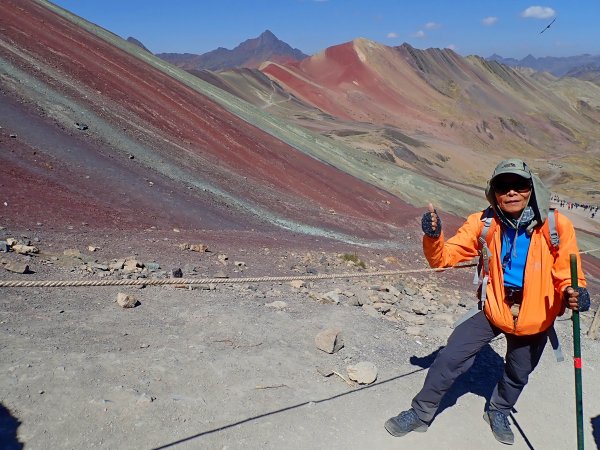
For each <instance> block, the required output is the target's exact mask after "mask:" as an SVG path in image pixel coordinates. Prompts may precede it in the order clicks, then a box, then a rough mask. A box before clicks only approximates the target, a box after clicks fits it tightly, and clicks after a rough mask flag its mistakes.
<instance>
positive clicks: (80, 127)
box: [75, 122, 88, 131]
mask: <svg viewBox="0 0 600 450" xmlns="http://www.w3.org/2000/svg"><path fill="white" fill-rule="evenodd" d="M75 127H77V129H78V130H80V131H84V130H87V129H88V126H87V124H85V123H82V122H75Z"/></svg>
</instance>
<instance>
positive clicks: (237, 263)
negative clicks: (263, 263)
mask: <svg viewBox="0 0 600 450" xmlns="http://www.w3.org/2000/svg"><path fill="white" fill-rule="evenodd" d="M233 264H234V265H236V266H238V267H246V263H245V262H244V261H234V262H233Z"/></svg>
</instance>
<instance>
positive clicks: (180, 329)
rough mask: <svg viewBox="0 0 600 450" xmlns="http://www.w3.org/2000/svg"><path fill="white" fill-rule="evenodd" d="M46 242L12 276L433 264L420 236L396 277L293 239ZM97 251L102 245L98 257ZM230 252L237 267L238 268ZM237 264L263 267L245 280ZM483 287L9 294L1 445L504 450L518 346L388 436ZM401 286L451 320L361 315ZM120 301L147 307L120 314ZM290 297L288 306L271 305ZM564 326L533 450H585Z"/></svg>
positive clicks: (356, 282)
mask: <svg viewBox="0 0 600 450" xmlns="http://www.w3.org/2000/svg"><path fill="white" fill-rule="evenodd" d="M25 231H26V230H24V232H25ZM38 235H39V236H40V238H39V242H37V245H38V246H39V247H40V248H41V249H42V250H43V254H42V255H41V256H35V257H32V258H29V260H28V263H29V264H30V267H31V269H32V270H33V271H34V272H36V273H34V274H29V275H16V274H11V273H9V272H7V271H5V270H2V271H1V272H0V278H2V279H18V278H22V279H80V278H91V279H94V278H97V276H93V275H89V274H87V272H85V273H82V272H81V267H82V264H83V262H85V261H93V260H98V261H99V262H102V261H107V260H110V259H112V258H117V257H125V256H135V257H136V258H138V259H139V260H142V261H152V260H155V261H158V262H160V264H161V266H162V268H164V269H166V270H170V269H171V268H173V267H177V266H179V267H182V268H183V270H184V276H186V277H190V276H195V277H212V276H213V275H214V274H215V273H216V272H217V271H225V272H226V273H227V274H229V275H230V276H231V277H238V276H258V275H267V274H278V275H282V274H294V275H301V274H306V272H307V271H308V270H309V269H310V271H315V270H316V271H317V273H342V272H349V271H350V272H352V271H357V270H358V269H357V268H356V267H352V266H348V265H347V264H346V263H344V262H343V261H342V259H341V258H340V257H339V255H340V254H341V253H344V252H350V251H355V252H356V254H357V256H358V257H359V258H360V259H361V260H363V261H364V262H365V263H366V264H367V270H380V269H394V268H396V269H397V268H400V269H408V268H412V269H414V268H419V269H421V268H424V267H425V263H424V261H423V258H422V257H420V256H419V251H420V249H419V247H420V244H419V242H418V241H417V240H414V242H413V244H412V247H410V250H406V251H405V253H403V254H396V255H395V256H398V258H399V260H400V261H405V263H402V264H389V263H385V262H384V260H383V258H385V257H387V256H391V255H390V254H386V253H378V252H374V251H368V250H362V249H359V248H353V249H350V248H347V247H346V248H344V247H342V246H340V245H336V244H332V243H328V242H324V241H320V242H313V245H312V247H313V248H314V249H318V250H313V251H311V252H308V251H306V250H305V249H306V248H309V247H304V249H303V248H302V247H299V246H298V245H296V244H297V243H295V242H294V240H293V239H288V240H286V239H279V240H278V241H277V242H275V241H274V239H273V236H264V241H261V239H260V237H259V238H256V240H254V241H252V242H249V244H250V245H242V242H240V241H236V240H235V239H231V240H229V241H228V243H227V244H223V243H217V242H216V240H214V241H213V240H212V238H211V237H210V236H207V240H206V241H205V242H206V243H207V244H208V245H209V248H210V249H211V250H212V251H211V252H209V253H202V254H199V253H194V252H184V251H181V250H179V249H178V248H177V246H176V244H177V243H179V242H181V241H185V240H188V239H189V236H182V237H177V238H170V239H169V240H163V239H159V240H157V241H152V242H150V241H148V240H144V239H143V235H134V236H119V234H118V233H114V234H104V235H87V236H84V237H83V239H78V240H77V241H76V242H75V241H73V238H72V237H70V236H69V235H65V236H62V237H61V236H58V235H56V234H55V235H52V236H50V235H44V234H43V233H40V234H38ZM30 236H31V234H30ZM267 242H270V244H267ZM69 244H71V245H69ZM88 244H95V245H98V246H99V247H100V248H101V249H100V250H98V251H97V252H94V253H93V254H88V253H86V252H85V248H87V247H86V246H87V245H88ZM247 244H248V243H247ZM302 245H303V246H304V245H306V243H302ZM73 246H76V247H78V248H80V250H81V251H82V253H83V257H82V258H83V259H82V260H72V259H69V258H66V257H64V256H62V250H63V249H65V248H69V247H73ZM219 254H227V255H228V257H229V260H228V262H227V264H226V265H224V264H222V263H221V262H219V259H218V255H219ZM3 255H4V256H3V257H4V258H5V259H8V258H10V259H11V260H15V261H16V260H19V261H25V260H26V257H22V256H19V255H15V254H13V253H10V254H3ZM53 257H54V258H53ZM234 261H244V262H245V263H246V265H247V266H246V268H241V269H240V268H239V267H238V266H236V265H234V264H233V262H234ZM388 261H389V260H388ZM406 261H412V263H411V264H408V263H406ZM194 268H195V271H193V270H192V269H194ZM471 277H472V273H471V271H470V270H463V271H462V272H461V271H447V272H444V273H438V274H432V273H416V274H407V275H402V276H397V277H390V278H387V279H384V278H381V277H373V278H364V279H358V278H357V279H340V280H323V281H315V282H310V283H307V287H306V288H304V289H296V288H293V287H291V286H290V285H289V284H288V283H275V284H270V283H254V284H248V283H245V284H234V283H228V284H223V285H218V286H217V287H216V289H214V290H204V289H200V288H199V289H194V290H188V289H177V288H174V287H146V288H144V289H135V288H131V287H129V288H127V287H120V288H119V287H96V288H53V289H50V288H47V289H42V288H20V289H16V288H0V289H1V291H0V292H1V294H2V295H0V304H1V306H0V371H1V373H3V374H4V376H3V377H2V380H1V381H0V403H1V405H0V441H1V442H2V446H0V447H2V448H10V449H17V448H31V449H34V448H36V449H37V448H61V449H63V448H64V449H71V448H72V449H80V448H106V449H116V448H119V449H139V448H190V449H192V448H194V449H195V448H219V449H225V448H226V449H247V448H272V449H280V448H286V449H287V448H289V449H307V448H309V449H325V448H326V449H348V448H352V449H363V448H377V449H392V448H400V447H409V448H415V449H432V448H443V449H465V448H500V447H501V444H499V443H497V442H496V441H495V440H494V438H493V436H492V435H491V433H490V432H489V429H488V428H487V425H486V424H485V422H484V421H483V420H482V410H483V408H484V404H485V398H486V397H487V396H489V394H490V393H491V390H492V389H493V384H494V382H493V379H494V378H495V377H497V376H498V375H499V373H500V371H501V367H502V358H501V356H499V355H502V354H503V353H502V352H503V350H504V340H503V339H500V340H498V341H496V342H493V343H492V345H491V346H490V347H486V348H485V349H484V350H483V351H482V352H481V354H480V355H479V356H478V358H477V360H476V363H475V365H474V367H473V368H472V369H471V370H470V371H469V372H468V373H467V374H465V375H463V377H461V378H460V379H459V381H458V382H457V383H456V385H455V387H454V388H453V390H452V391H451V392H450V393H449V394H448V396H447V399H446V401H445V402H444V405H443V406H442V408H441V411H440V413H439V415H438V417H437V419H436V420H435V421H434V423H433V425H432V426H431V427H430V429H429V431H428V432H427V433H425V434H415V435H408V436H406V437H404V438H394V437H391V436H390V435H388V433H387V432H386V431H385V430H384V428H383V423H384V422H385V420H386V419H387V418H389V417H390V416H392V415H395V414H397V413H398V412H399V411H401V410H403V409H405V408H407V407H408V405H409V404H410V400H411V398H412V396H413V395H414V394H415V392H416V391H417V390H418V389H419V388H420V386H421V384H422V382H423V379H424V377H425V374H426V368H427V367H429V365H430V364H431V362H432V360H433V356H434V355H435V353H436V351H437V350H438V349H439V348H440V347H441V346H443V345H444V343H445V339H446V338H447V336H448V335H449V333H450V332H451V327H450V326H449V325H448V323H449V322H448V319H447V316H448V315H449V316H450V317H451V318H454V317H456V316H458V315H459V314H460V313H462V312H463V311H464V310H465V308H464V307H461V306H459V305H458V303H464V304H467V303H468V302H470V301H471V292H472V289H473V288H472V285H471ZM385 283H389V284H393V285H398V284H399V283H402V284H403V285H404V286H408V287H410V288H413V289H415V290H419V289H420V288H421V287H423V286H425V287H426V288H427V289H428V291H430V292H432V293H434V296H433V297H434V298H433V300H431V301H429V304H435V305H438V306H437V312H435V313H430V314H428V315H426V316H425V324H424V325H423V326H422V327H420V331H419V332H418V333H417V334H416V335H413V334H409V333H411V332H413V331H411V326H412V324H410V323H407V322H404V321H400V322H390V321H388V320H384V319H383V316H378V317H372V316H370V315H368V314H366V313H365V311H364V310H363V309H362V308H361V307H356V306H351V303H352V299H353V298H355V297H360V298H366V297H368V295H371V294H372V293H373V292H374V291H373V290H372V289H371V288H373V287H376V286H381V285H382V284H385ZM336 288H337V289H339V290H340V291H342V292H343V293H346V294H341V295H340V303H339V304H323V303H319V302H317V301H315V300H314V299H313V298H311V293H319V294H324V293H326V292H329V291H332V290H334V289H336ZM596 290H597V287H596ZM118 292H125V293H129V294H131V295H133V296H135V297H136V299H138V301H139V302H140V304H139V305H138V306H137V307H135V308H132V309H123V308H120V307H119V306H118V305H117V304H116V303H115V299H116V296H117V293H118ZM347 295H351V296H347ZM352 295H353V296H352ZM412 298H413V300H414V301H422V299H421V298H420V297H418V296H417V297H412ZM274 301H284V302H285V303H286V304H287V305H286V306H285V307H283V308H275V307H272V306H269V304H271V303H272V302H274ZM444 305H446V306H444ZM596 305H597V304H595V305H594V308H596V307H597V306H596ZM591 319H592V313H585V314H582V329H583V330H582V331H583V332H585V331H586V330H587V328H588V327H589V325H590V322H591ZM328 327H339V328H340V329H341V330H342V333H343V336H344V341H345V347H344V348H342V349H341V350H340V351H339V352H338V353H335V354H327V353H324V352H322V351H320V350H318V349H317V348H316V347H315V344H314V337H315V335H316V334H317V333H318V332H320V331H321V330H323V329H325V328H328ZM413 329H414V327H413ZM557 331H558V333H559V336H561V339H562V344H563V347H564V350H565V356H566V362H563V363H560V364H559V363H556V362H555V360H554V357H553V353H552V351H550V349H547V351H546V352H545V354H544V356H543V359H542V362H541V364H540V367H539V368H538V370H537V371H536V372H535V373H534V374H533V376H532V378H531V380H530V383H529V386H528V387H527V389H526V390H525V392H524V394H523V396H522V397H521V399H520V401H519V403H518V404H517V412H516V413H514V414H513V416H514V419H513V420H515V421H516V424H518V427H513V428H515V434H516V443H515V445H514V448H516V449H530V448H536V449H548V448H557V449H558V448H560V449H562V448H574V447H575V445H576V444H575V442H576V428H575V413H574V387H573V385H574V383H573V368H572V365H571V364H570V362H569V361H570V360H571V358H572V343H571V341H572V339H571V323H570V321H569V320H568V319H567V318H561V319H560V320H559V321H558V322H557ZM582 346H583V358H584V367H583V379H584V412H585V419H584V422H585V439H586V443H587V447H586V448H594V443H595V445H596V446H597V447H598V446H600V385H599V384H598V383H596V382H594V380H595V379H596V378H597V373H598V371H599V369H600V341H593V340H590V339H588V338H586V337H583V338H582ZM359 361H371V362H373V363H374V364H375V365H376V366H377V368H378V378H377V381H376V382H375V383H373V384H371V385H368V386H358V385H353V386H350V385H348V384H347V383H346V382H344V381H343V380H342V379H341V378H340V377H339V376H337V375H332V376H330V377H324V376H322V375H321V374H320V373H319V372H318V371H317V368H325V369H328V370H334V371H336V372H338V373H339V374H341V375H344V376H347V373H346V367H347V366H348V365H349V364H355V363H357V362H359Z"/></svg>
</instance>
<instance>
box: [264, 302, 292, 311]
mask: <svg viewBox="0 0 600 450" xmlns="http://www.w3.org/2000/svg"><path fill="white" fill-rule="evenodd" d="M265 306H266V307H267V308H275V309H283V308H285V307H287V303H286V302H283V301H281V300H276V301H274V302H271V303H266V304H265Z"/></svg>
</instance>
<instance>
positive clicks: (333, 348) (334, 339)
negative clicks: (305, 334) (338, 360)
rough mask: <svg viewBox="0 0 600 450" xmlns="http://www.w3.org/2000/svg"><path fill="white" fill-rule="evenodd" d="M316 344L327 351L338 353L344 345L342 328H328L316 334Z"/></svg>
mask: <svg viewBox="0 0 600 450" xmlns="http://www.w3.org/2000/svg"><path fill="white" fill-rule="evenodd" d="M315 345H316V346H317V348H318V349H319V350H322V351H324V352H325V353H336V352H338V351H339V350H340V349H341V348H342V347H343V346H344V340H343V338H342V335H341V330H339V329H337V328H328V329H326V330H323V331H321V332H320V333H319V334H317V335H316V336H315Z"/></svg>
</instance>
